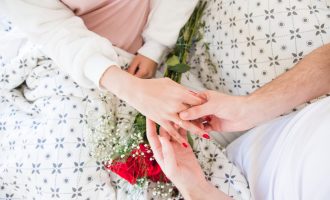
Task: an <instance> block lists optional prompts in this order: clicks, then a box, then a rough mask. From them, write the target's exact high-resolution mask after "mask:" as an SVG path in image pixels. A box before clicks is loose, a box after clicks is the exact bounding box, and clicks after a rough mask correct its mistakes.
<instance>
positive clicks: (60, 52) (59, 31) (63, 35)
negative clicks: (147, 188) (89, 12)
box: [0, 0, 118, 88]
mask: <svg viewBox="0 0 330 200" xmlns="http://www.w3.org/2000/svg"><path fill="white" fill-rule="evenodd" d="M0 7H2V8H4V9H5V10H6V12H8V13H7V14H8V15H9V18H11V20H12V21H13V22H14V23H16V24H17V25H18V27H19V28H20V29H22V30H23V31H24V32H25V33H26V34H27V35H28V37H29V38H30V39H31V40H32V41H33V42H35V43H36V44H38V45H41V47H42V49H43V51H44V52H45V53H46V54H47V55H48V56H49V57H50V58H52V59H53V60H54V61H55V63H56V64H57V65H58V66H59V67H60V68H61V69H62V70H64V71H65V72H66V73H68V74H69V75H70V76H71V77H72V78H73V80H74V81H76V82H77V83H78V84H79V85H81V86H83V87H87V88H92V87H99V80H100V78H101V76H102V75H103V73H104V72H105V71H106V69H107V68H109V67H110V66H112V65H117V60H118V57H117V54H116V52H115V50H114V47H113V46H112V44H111V42H110V41H108V40H107V39H105V38H102V37H101V36H99V35H97V34H95V33H93V32H91V31H89V30H88V29H87V28H86V26H85V25H84V23H83V21H82V20H81V18H79V17H77V16H75V15H74V13H73V12H72V11H71V10H70V9H69V8H67V7H66V6H65V5H64V4H63V3H61V2H60V1H59V0H1V1H0Z"/></svg>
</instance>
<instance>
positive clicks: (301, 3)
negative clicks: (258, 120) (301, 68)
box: [191, 0, 330, 95]
mask: <svg viewBox="0 0 330 200" xmlns="http://www.w3.org/2000/svg"><path fill="white" fill-rule="evenodd" d="M208 2H209V6H208V9H207V13H206V15H205V17H204V20H205V24H206V25H205V28H204V34H205V36H204V40H203V41H202V42H200V43H199V44H197V51H196V53H195V56H193V57H192V59H191V62H192V65H193V71H192V74H193V75H195V76H196V77H198V79H199V80H200V81H201V83H202V84H203V85H204V87H206V88H208V89H212V90H218V91H221V92H225V93H228V94H233V95H246V94H249V93H251V92H253V91H254V90H256V89H258V88H259V87H261V86H263V85H264V84H266V83H268V82H270V81H271V80H273V79H274V78H275V77H277V76H279V75H281V74H282V73H284V72H286V71H287V70H289V69H290V68H291V67H293V66H294V65H295V64H296V63H297V62H298V61H299V60H301V59H302V58H303V57H304V56H305V55H307V54H308V53H310V52H311V51H312V50H314V49H316V48H318V47H320V46H322V45H324V44H326V43H329V42H330V4H329V1H327V0H320V1H306V0H290V1H282V0H269V1H262V0H249V1H246V0H212V1H208ZM205 44H208V45H207V46H208V47H209V55H207V53H205ZM203 45H204V46H203ZM203 49H204V50H203Z"/></svg>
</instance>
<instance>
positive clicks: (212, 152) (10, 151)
mask: <svg viewBox="0 0 330 200" xmlns="http://www.w3.org/2000/svg"><path fill="white" fill-rule="evenodd" d="M0 21H1V24H0V151H1V154H0V199H6V198H7V199H102V200H105V199H151V198H152V197H151V192H152V191H148V190H147V189H146V188H141V189H138V188H133V187H132V186H130V185H129V184H127V183H126V182H125V181H123V180H121V179H118V177H117V176H115V175H112V174H111V177H109V174H108V173H107V172H106V171H104V169H103V166H102V164H101V163H99V162H97V161H96V160H95V159H93V158H92V157H91V156H90V149H89V145H88V131H89V128H88V126H87V120H89V119H88V114H89V113H90V111H92V112H93V113H94V114H95V116H96V117H97V116H100V115H102V114H103V113H105V112H110V111H113V112H114V111H115V110H116V108H117V106H118V104H119V103H120V102H119V100H118V99H114V97H111V96H108V97H109V98H101V97H100V92H99V91H95V90H87V89H84V88H81V87H79V86H78V85H77V84H76V83H74V82H73V81H72V80H71V79H70V77H69V76H68V75H67V74H65V73H63V72H61V71H59V69H58V68H57V67H56V65H55V64H54V62H53V61H52V60H51V59H49V58H47V57H46V56H45V55H43V54H42V52H41V51H40V50H39V48H38V47H36V46H34V45H33V44H30V43H29V42H28V41H27V39H26V38H25V37H24V35H23V34H22V33H20V32H19V30H17V29H16V28H12V25H11V24H10V23H8V21H7V20H6V19H4V18H0ZM9 27H10V28H9ZM120 57H121V61H122V63H121V64H122V65H123V66H125V64H127V63H128V62H129V60H130V57H131V56H130V55H127V54H124V55H123V54H121V56H120ZM18 86H19V87H18ZM113 102H117V103H113ZM121 103H122V102H121ZM118 110H119V111H118ZM129 110H131V108H129V107H123V109H117V111H116V112H120V113H117V114H120V115H122V116H124V117H126V118H127V119H131V118H132V116H130V115H128V114H127V112H128V111H129ZM194 147H195V149H196V151H198V153H197V155H198V157H199V160H200V162H201V165H202V167H203V169H204V171H205V173H206V176H207V178H208V179H209V180H210V181H211V182H213V183H214V184H215V185H217V186H218V187H219V189H221V190H223V191H224V192H226V193H227V194H229V195H230V196H233V197H234V198H235V199H250V192H249V189H248V185H247V183H246V181H245V179H244V177H243V176H242V175H241V173H240V172H239V171H238V170H237V169H236V167H235V166H233V164H232V163H231V162H229V161H228V159H227V158H226V157H225V155H224V154H223V152H222V151H221V148H220V147H219V146H217V145H216V144H215V143H213V142H209V141H206V140H204V139H198V138H196V140H195V146H194Z"/></svg>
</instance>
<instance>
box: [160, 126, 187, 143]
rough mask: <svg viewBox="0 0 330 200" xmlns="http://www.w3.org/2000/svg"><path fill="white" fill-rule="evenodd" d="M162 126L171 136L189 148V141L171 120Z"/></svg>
mask: <svg viewBox="0 0 330 200" xmlns="http://www.w3.org/2000/svg"><path fill="white" fill-rule="evenodd" d="M162 127H163V128H164V129H165V130H166V131H167V133H168V134H170V136H171V137H172V138H173V139H174V140H176V141H177V142H178V143H179V144H181V145H182V146H183V147H185V148H187V147H188V142H187V141H186V140H185V139H184V138H183V137H181V135H180V133H179V132H178V131H177V130H176V129H175V128H174V127H173V126H172V124H170V122H168V123H165V124H164V125H162Z"/></svg>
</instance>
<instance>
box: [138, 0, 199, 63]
mask: <svg viewBox="0 0 330 200" xmlns="http://www.w3.org/2000/svg"><path fill="white" fill-rule="evenodd" d="M152 2H153V3H152V9H151V13H150V15H149V19H148V23H147V26H146V28H145V31H144V32H143V38H144V41H145V43H144V45H143V46H142V47H141V48H140V49H139V51H138V52H139V53H140V54H142V55H144V56H146V57H148V58H150V59H152V60H154V61H156V62H157V63H159V62H160V60H161V58H162V57H163V54H164V52H165V51H166V49H168V48H172V47H173V46H174V45H175V43H176V41H177V38H178V36H179V32H180V29H181V28H182V27H183V26H184V24H185V23H186V22H187V21H188V19H189V17H190V15H191V14H192V12H193V11H194V8H195V6H196V4H197V3H198V0H153V1H152Z"/></svg>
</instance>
